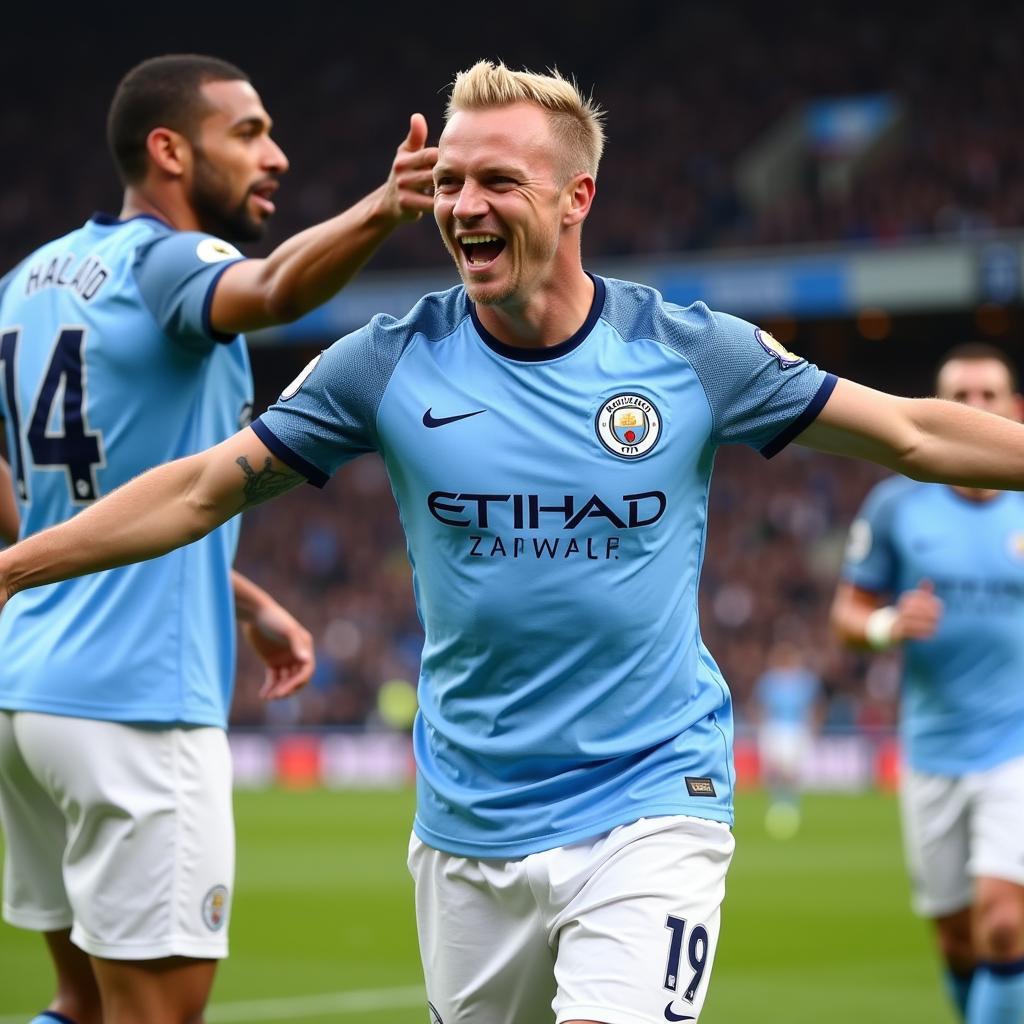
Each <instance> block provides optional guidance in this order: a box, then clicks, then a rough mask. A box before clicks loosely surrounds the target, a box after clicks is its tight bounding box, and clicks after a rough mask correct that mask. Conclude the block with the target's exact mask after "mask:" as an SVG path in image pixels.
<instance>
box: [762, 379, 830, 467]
mask: <svg viewBox="0 0 1024 1024" xmlns="http://www.w3.org/2000/svg"><path fill="white" fill-rule="evenodd" d="M838 383H839V378H838V377H837V376H836V375H835V374H834V373H826V374H825V379H824V380H823V381H822V382H821V386H820V387H819V388H818V391H817V393H816V394H815V396H814V397H813V398H812V399H811V400H810V402H809V403H808V405H807V408H806V409H804V411H803V412H802V413H800V415H799V416H797V418H796V419H795V420H793V422H792V423H790V425H789V426H788V427H786V429H785V430H783V431H782V433H781V434H776V435H775V437H773V438H772V439H771V440H770V441H769V442H768V443H767V444H766V445H765V446H764V447H763V448H762V449H761V454H762V455H763V456H764V457H765V458H766V459H771V458H773V457H774V456H776V455H778V454H779V452H781V451H782V449H783V448H785V447H786V445H788V444H789V442H790V441H792V440H793V438H795V437H798V436H799V435H800V434H802V433H803V432H804V431H805V430H806V429H807V428H808V427H809V426H810V425H811V424H812V423H813V422H814V421H815V420H816V419H817V418H818V413H820V412H821V410H822V409H824V408H825V403H826V402H827V401H828V400H829V398H830V397H831V396H832V392H833V391H835V389H836V384H838Z"/></svg>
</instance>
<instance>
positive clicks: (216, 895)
mask: <svg viewBox="0 0 1024 1024" xmlns="http://www.w3.org/2000/svg"><path fill="white" fill-rule="evenodd" d="M227 916H228V887H227V886H226V885H215V886H214V887H213V888H212V889H211V890H210V891H209V892H208V893H207V894H206V895H205V896H204V897H203V924H205V925H206V927H207V928H209V929H210V931H211V932H219V931H220V930H221V928H223V927H224V921H225V920H226V919H227Z"/></svg>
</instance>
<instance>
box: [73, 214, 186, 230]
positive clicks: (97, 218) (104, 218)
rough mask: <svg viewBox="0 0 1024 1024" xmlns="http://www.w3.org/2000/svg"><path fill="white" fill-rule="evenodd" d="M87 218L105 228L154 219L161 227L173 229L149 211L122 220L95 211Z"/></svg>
mask: <svg viewBox="0 0 1024 1024" xmlns="http://www.w3.org/2000/svg"><path fill="white" fill-rule="evenodd" d="M89 220H91V221H92V222H93V224H99V225H100V226H101V227H105V228H109V227H114V226H115V225H117V224H131V222H132V221H133V220H152V221H156V223H157V224H159V225H160V226H161V227H164V228H170V230H172V231H173V230H174V229H173V228H171V225H170V224H168V223H167V221H165V220H161V219H160V218H159V217H155V216H153V214H151V213H137V214H136V215H135V216H134V217H126V218H125V219H124V220H121V219H120V218H118V217H115V216H114V215H113V214H112V213H102V212H96V213H94V214H93V215H92V216H91V217H90V218H89Z"/></svg>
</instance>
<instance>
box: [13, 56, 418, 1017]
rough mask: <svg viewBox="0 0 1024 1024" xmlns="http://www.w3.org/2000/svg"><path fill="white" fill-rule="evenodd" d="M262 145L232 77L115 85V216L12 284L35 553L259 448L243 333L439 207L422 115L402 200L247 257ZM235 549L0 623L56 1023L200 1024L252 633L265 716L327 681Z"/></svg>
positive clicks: (26, 872) (218, 950) (24, 825)
mask: <svg viewBox="0 0 1024 1024" xmlns="http://www.w3.org/2000/svg"><path fill="white" fill-rule="evenodd" d="M270 128H271V122H270V118H269V117H268V115H267V112H266V111H265V110H264V108H263V105H262V103H261V102H260V98H259V96H258V95H257V93H256V91H255V90H254V89H253V87H252V85H251V84H250V83H249V81H248V79H247V77H246V76H245V74H244V73H243V72H242V71H240V70H239V69H238V68H236V67H234V66H232V65H231V64H227V63H225V62H224V61H220V60H217V59H214V58H210V57H200V56H194V55H175V56H167V57H159V58H155V59H153V60H149V61H146V62H144V63H143V64H141V65H140V66H138V67H137V68H135V69H134V70H133V71H131V72H130V73H129V74H128V75H127V76H126V77H125V78H124V80H123V81H122V82H121V84H120V86H119V87H118V90H117V93H116V95H115V97H114V100H113V102H112V104H111V107H110V112H109V120H108V139H109V143H110V147H111V150H112V152H113V156H114V160H115V162H116V164H117V167H118V170H119V173H120V176H121V178H122V180H123V183H124V186H125V193H124V205H123V208H122V210H121V214H120V216H119V217H110V216H102V215H97V216H95V217H93V218H92V219H91V220H90V221H89V222H88V223H87V224H85V225H84V226H83V227H81V228H79V229H77V230H75V231H73V232H71V233H70V234H68V235H66V236H64V237H63V238H60V239H57V240H55V241H53V242H51V243H49V244H47V245H45V246H43V247H42V248H41V249H39V250H37V251H36V252H34V253H33V254H32V255H30V256H29V257H27V258H26V259H25V260H24V261H23V262H22V263H21V264H20V265H19V266H18V267H17V268H15V269H14V270H13V271H12V272H11V273H9V274H8V275H7V276H6V277H5V278H4V279H3V281H2V282H0V366H2V377H0V385H2V387H0V410H2V413H3V416H4V419H5V420H6V428H7V449H8V454H9V459H10V464H11V470H12V473H13V483H14V491H15V493H16V495H17V498H18V504H19V506H20V513H21V531H22V535H23V536H30V535H32V534H35V533H37V532H38V531H39V530H41V529H43V528H45V527H47V526H50V525H52V524H53V523H56V522H59V521H61V520H63V519H66V518H68V517H69V516H71V515H73V514H75V513H76V512H77V511H79V510H81V509H82V508H84V507H87V506H88V505H89V504H90V503H92V502H94V501H95V500H96V499H97V498H99V497H100V495H102V494H104V493H106V492H107V491H109V490H112V489H113V488H115V487H117V486H118V485H120V484H122V483H123V482H124V481H126V480H129V479H131V478H132V477H134V476H136V475H137V474H138V473H140V472H142V471H143V470H145V469H147V468H148V467H150V466H153V465H156V464H158V463H161V462H165V461H166V460H168V459H173V458H177V457H180V456H183V455H188V454H189V453H191V452H194V451H199V450H202V449H204V448H206V447H208V446H209V445H211V444H215V443H216V442H217V441H219V440H222V439H223V438H225V437H228V436H230V435H231V434H233V433H234V432H235V431H236V430H237V429H238V428H239V427H241V426H244V425H245V424H246V423H247V422H248V421H249V418H250V415H251V409H252V381H251V376H250V371H249V361H248V357H247V354H246V349H245V342H244V339H243V338H242V337H241V336H240V334H239V332H241V331H243V330H251V329H255V328H259V327H265V326H267V325H270V324H277V323H281V322H283V321H285V320H290V319H293V318H295V317H298V316H300V315H301V314H303V313H304V312H306V311H307V310H310V309H312V308H313V307H314V306H316V305H318V304H319V303H321V302H323V301H324V300H325V299H327V298H328V297H330V296H331V295H333V294H334V293H335V292H336V291H337V290H338V289H339V288H341V287H342V286H343V285H344V284H345V282H346V281H348V280H349V278H350V277H351V276H352V275H353V274H354V273H355V272H356V271H357V270H358V269H359V267H360V266H361V265H362V264H363V262H364V261H365V260H366V259H367V258H368V257H369V256H370V255H371V253H372V252H373V251H374V249H375V248H376V247H377V246H378V245H379V244H380V243H381V242H382V241H383V240H384V239H385V238H386V237H387V235H388V234H389V233H390V232H391V231H392V230H393V229H394V228H395V227H396V226H397V225H399V224H400V223H401V222H402V221H406V220H413V219H416V218H418V217H419V216H420V215H421V213H422V212H423V211H424V210H428V209H430V207H431V197H430V195H429V192H430V191H431V176H430V175H431V168H432V166H433V162H434V158H435V156H436V151H435V150H433V149H428V148H426V147H425V145H424V143H425V140H426V131H427V129H426V123H425V122H424V120H423V118H422V117H421V116H420V115H418V114H417V115H414V117H413V118H412V121H411V126H410V131H409V135H408V138H407V139H406V140H405V142H404V143H403V144H402V145H401V146H400V147H399V150H398V154H397V156H396V158H395V161H394V164H393V166H392V168H391V173H390V175H389V177H388V179H387V181H386V183H385V184H384V185H382V186H381V187H380V188H379V189H378V190H376V191H375V192H373V193H371V194H370V195H369V196H367V197H366V198H365V199H363V200H361V201H360V202H359V203H357V204H356V205H355V206H353V207H352V208H351V209H350V210H348V211H346V212H345V213H342V214H340V215H339V216H337V217H335V218H334V219H332V220H329V221H326V222H324V223H322V224H319V225H317V226H316V227H312V228H310V229H308V230H306V231H304V232H302V233H301V234H298V235H296V236H294V237H293V238H290V239H288V240H287V241H285V242H284V243H283V244H281V245H280V246H278V247H277V248H276V249H274V251H273V252H272V253H271V254H270V255H269V256H268V257H267V258H266V259H252V260H246V259H243V258H242V255H241V253H239V251H238V250H237V249H236V248H235V247H234V245H233V244H232V242H235V241H249V240H254V239H257V238H259V237H260V236H261V235H262V233H263V230H264V226H265V224H266V221H267V219H268V218H269V217H270V216H271V214H272V213H273V212H274V203H273V196H274V193H275V192H276V190H277V187H278V179H279V178H280V176H281V175H282V174H283V173H284V172H285V171H286V170H287V168H288V163H287V160H286V158H285V156H284V153H282V151H281V149H280V148H279V147H278V146H277V144H276V143H275V142H274V141H273V139H272V138H271V135H270ZM425 193H426V194H425ZM8 518H10V516H8V515H6V514H5V516H4V520H5V522H6V519H8ZM237 532H238V530H237V526H233V527H229V528H226V529H223V530H217V531H216V532H214V533H213V534H211V535H210V536H208V537H206V538H205V539H204V540H202V541H201V542H200V543H199V544H197V545H196V546H195V547H193V548H191V549H188V550H183V551H181V552H178V553H175V554H172V555H169V556H168V557H166V558H163V559H160V560H158V561H155V562H151V563H149V564H148V565H140V566H135V567H131V568H125V569H121V570H118V571H115V572H110V573H106V574H103V575H100V576H96V577H93V578H92V579H89V580H79V581H68V582H64V583H59V584H57V585H56V586H52V587H47V588H44V589H41V590H37V591H34V592H33V593H31V594H25V595H23V596H22V597H19V598H18V599H17V600H15V601H14V602H12V603H11V606H10V608H9V609H8V613H9V614H8V615H7V616H5V617H4V620H3V622H2V623H0V650H2V651H3V658H2V663H0V709H3V710H2V711H0V811H2V815H3V825H4V831H5V833H6V837H7V861H6V865H5V880H4V906H3V910H4V916H5V917H6V919H7V920H8V921H10V922H11V923H12V924H15V925H19V926H21V927H24V928H29V929H33V930H37V931H42V932H44V933H45V935H46V939H47V943H48V945H49V949H50V951H51V953H52V956H53V960H54V963H55V965H56V970H57V993H56V996H55V998H54V1000H53V1002H52V1003H51V1006H50V1010H49V1011H47V1012H46V1013H43V1014H42V1015H40V1016H39V1017H38V1018H37V1020H38V1021H39V1022H42V1021H53V1020H58V1021H72V1022H74V1024H98V1022H99V1021H100V1020H101V1017H102V1020H103V1021H104V1022H105V1024H120V1022H129V1021H131V1022H136V1021H146V1022H147V1024H164V1022H166V1024H178V1022H185V1021H195V1020H199V1019H200V1018H201V1015H202V1012H203V1007H204V1005H205V1003H206V999H207V995H208V993H209V990H210V985H211V983H212V981H213V976H214V969H215V965H216V961H217V959H218V958H221V957H224V956H225V955H226V953H227V930H228V919H229V914H230V905H231V890H232V884H233V875H234V835H233V825H232V812H231V766H230V758H229V752H228V747H227V740H226V737H225V734H224V728H225V725H226V719H227V712H228V707H229V704H230V697H231V689H232V685H233V680H234V664H235V660H234V656H235V650H234V634H235V622H234V619H235V614H237V617H238V620H239V621H240V622H241V623H242V624H243V631H244V632H245V634H246V636H247V637H248V639H249V641H250V642H251V643H252V644H253V646H254V647H255V649H256V651H257V652H258V653H259V655H260V656H261V657H262V658H263V660H264V661H265V662H266V664H267V680H266V684H265V686H264V689H263V694H264V696H266V697H282V696H286V695H288V694H289V693H291V692H293V691H294V690H295V689H296V688H298V687H299V686H301V685H302V684H303V683H304V682H305V681H306V679H308V677H309V675H310V673H311V671H312V653H311V650H312V644H311V639H310V636H309V634H308V633H307V631H306V630H305V629H304V628H303V627H302V626H301V625H300V624H299V623H298V622H296V621H295V620H294V619H293V618H292V617H291V616H290V615H289V614H288V613H287V612H286V611H285V610H284V609H283V608H281V607H280V606H279V605H278V604H276V603H275V602H274V601H273V600H272V599H271V598H270V597H269V595H267V594H266V593H264V592H263V591H262V590H261V589H260V588H259V587H257V586H255V585H254V584H253V583H251V582H250V581H248V580H246V579H244V578H243V577H241V576H239V575H238V574H237V573H232V570H231V563H232V559H233V557H234V550H235V542H236V538H237ZM93 539H98V538H93ZM93 539H90V540H88V541H86V544H87V546H90V545H91V544H92V543H93ZM101 1006H102V1009H101Z"/></svg>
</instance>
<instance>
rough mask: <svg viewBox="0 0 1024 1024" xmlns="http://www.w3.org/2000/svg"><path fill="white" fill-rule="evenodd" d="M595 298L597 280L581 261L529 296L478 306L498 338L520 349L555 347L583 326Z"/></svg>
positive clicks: (479, 315) (484, 319)
mask: <svg viewBox="0 0 1024 1024" xmlns="http://www.w3.org/2000/svg"><path fill="white" fill-rule="evenodd" d="M593 301H594V282H593V281H592V280H591V279H590V278H589V277H588V276H587V275H586V273H585V272H584V270H583V267H582V266H581V265H580V264H578V263H577V264H576V266H575V267H574V268H573V269H572V270H571V271H569V272H568V273H564V274H555V275H553V277H552V280H551V281H550V282H549V283H548V284H547V285H546V286H544V287H542V288H539V289H538V290H537V291H535V292H533V293H532V294H531V295H530V296H529V297H528V298H526V299H512V300H509V301H508V302H506V303H503V304H502V305H500V306H485V305H480V304H478V305H477V306H476V313H477V316H478V317H479V318H480V322H481V323H482V324H483V325H484V327H486V328H487V330H488V331H490V333H491V334H493V335H494V337H495V338H497V339H498V341H501V342H504V343H505V344H506V345H513V346H515V347H517V348H551V347H552V346H554V345H558V344H560V343H561V342H563V341H565V340H567V339H568V338H571V337H572V336H573V335H574V334H575V333H576V332H577V331H578V330H579V329H580V327H582V326H583V322H584V320H586V319H587V314H588V313H589V312H590V307H591V305H592V304H593Z"/></svg>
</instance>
